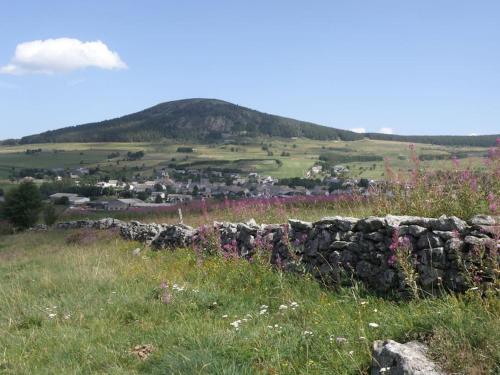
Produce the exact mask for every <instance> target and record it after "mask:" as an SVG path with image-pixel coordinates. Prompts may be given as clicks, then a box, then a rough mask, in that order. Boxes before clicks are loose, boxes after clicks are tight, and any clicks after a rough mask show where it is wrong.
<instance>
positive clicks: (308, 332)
mask: <svg viewBox="0 0 500 375" xmlns="http://www.w3.org/2000/svg"><path fill="white" fill-rule="evenodd" d="M302 334H303V335H304V336H312V335H313V333H312V332H311V331H304V332H303V333H302Z"/></svg>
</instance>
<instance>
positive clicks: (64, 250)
mask: <svg viewBox="0 0 500 375" xmlns="http://www.w3.org/2000/svg"><path fill="white" fill-rule="evenodd" d="M69 237H71V238H73V241H71V243H68V238H69ZM75 238H76V239H78V238H80V241H75V240H74V239H75ZM137 246H140V245H139V244H136V243H130V242H124V241H123V240H121V239H118V238H117V237H114V236H112V235H110V234H109V233H104V232H100V233H99V234H97V235H96V236H95V237H92V236H91V235H89V234H88V233H87V234H86V235H85V236H83V237H79V236H75V235H74V234H73V235H72V234H71V232H49V233H43V234H41V233H29V234H19V235H14V236H8V237H3V238H2V237H0V282H1V284H2V288H1V289H0V296H1V300H2V303H1V304H0V348H1V351H0V372H1V373H2V374H16V375H18V374H142V373H148V374H217V375H220V374H326V373H328V374H363V373H366V371H367V369H368V367H369V363H370V352H371V343H372V342H373V340H376V339H386V338H391V339H395V340H399V341H402V342H405V341H408V340H411V339H419V340H423V341H425V342H427V343H429V344H430V347H431V352H430V355H431V356H432V357H433V358H435V359H436V360H437V361H438V362H440V363H441V365H443V366H444V367H445V368H446V369H448V370H453V371H455V372H454V373H457V374H488V373H490V374H494V373H498V371H500V368H499V367H498V363H500V352H499V350H498V348H499V347H500V336H499V335H498V332H500V319H499V318H500V317H499V301H498V300H497V299H494V298H484V299H481V298H479V297H478V296H477V295H475V294H474V292H471V293H470V294H467V295H465V296H463V297H454V296H446V297H442V298H435V299H431V298H429V299H425V300H420V301H412V302H393V301H389V300H385V299H381V298H377V297H375V296H372V295H370V294H368V293H366V292H365V291H364V290H363V289H362V288H361V287H360V286H358V287H355V288H350V289H341V290H328V289H325V288H324V287H322V286H321V285H320V284H318V282H316V281H314V280H311V279H309V278H308V277H303V276H294V275H290V274H282V273H280V272H278V271H276V270H273V269H271V268H270V267H269V266H268V265H267V264H266V261H265V260H257V261H255V262H253V263H249V262H247V261H244V260H224V259H222V258H219V257H210V258H204V259H196V258H195V257H194V255H193V252H192V251H189V250H179V251H176V252H163V253H157V252H152V251H150V250H147V249H144V250H143V251H142V252H141V255H140V256H133V255H132V249H134V248H136V247H137ZM162 282H166V283H168V289H162V288H161V286H160V285H161V283H162ZM165 291H168V298H167V299H168V301H167V300H162V296H163V294H164V293H165ZM165 302H166V303H165ZM263 305H266V306H267V308H266V307H264V306H263ZM281 305H283V306H286V308H284V307H281V309H280V306H281ZM294 306H296V307H294ZM236 321H240V323H239V324H236V323H234V322H236ZM231 323H233V324H231ZM370 323H376V324H378V327H376V328H374V327H371V326H370ZM235 326H238V327H237V328H236V327H235ZM495 332H496V333H495ZM344 339H345V340H344ZM139 345H147V346H146V347H145V348H146V349H141V348H137V349H136V350H135V351H134V348H136V347H137V346H139ZM149 349H150V350H151V353H149ZM137 352H141V353H143V354H144V355H145V357H146V358H143V359H140V358H139V356H138V353H137Z"/></svg>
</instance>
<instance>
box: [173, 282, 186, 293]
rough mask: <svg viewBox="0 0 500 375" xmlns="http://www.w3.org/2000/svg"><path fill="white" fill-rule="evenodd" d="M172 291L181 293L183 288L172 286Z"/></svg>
mask: <svg viewBox="0 0 500 375" xmlns="http://www.w3.org/2000/svg"><path fill="white" fill-rule="evenodd" d="M172 289H173V290H175V291H177V292H182V291H183V290H184V287H183V286H179V285H177V284H174V285H172Z"/></svg>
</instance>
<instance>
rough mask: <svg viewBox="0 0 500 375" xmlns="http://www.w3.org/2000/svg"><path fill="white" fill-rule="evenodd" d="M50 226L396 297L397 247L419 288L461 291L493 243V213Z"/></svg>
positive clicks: (488, 277) (492, 251)
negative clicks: (249, 262)
mask: <svg viewBox="0 0 500 375" xmlns="http://www.w3.org/2000/svg"><path fill="white" fill-rule="evenodd" d="M57 228H58V229H75V228H95V229H112V228H116V230H119V231H120V234H121V235H122V237H124V238H125V239H128V240H135V241H140V242H142V243H145V244H148V245H151V246H152V247H153V248H155V249H158V250H162V249H175V248H179V247H191V246H192V247H194V248H196V249H198V250H207V251H208V250H211V251H213V247H214V246H216V247H217V250H218V251H221V252H223V253H227V254H232V255H238V256H240V257H245V258H251V257H252V256H254V255H255V254H256V253H257V252H265V253H268V254H269V255H270V259H271V262H272V263H273V264H275V265H277V266H279V267H282V268H284V269H287V270H304V271H307V272H310V273H312V274H314V275H315V276H316V277H318V278H321V279H322V280H324V281H326V282H328V283H333V284H335V283H344V282H349V280H352V279H353V278H354V279H357V280H361V281H362V282H364V283H365V284H366V285H367V286H368V287H369V288H370V289H372V290H374V291H377V292H380V293H398V294H399V293H406V292H407V290H408V285H407V281H405V280H407V278H405V273H404V272H403V270H402V267H401V263H400V262H399V259H402V258H401V257H402V256H401V254H400V253H399V252H398V251H399V249H401V248H404V249H406V250H407V251H408V253H407V255H408V257H406V261H407V265H409V266H410V267H411V272H414V274H415V276H416V277H415V279H416V281H417V282H418V286H419V287H420V288H421V289H423V290H426V291H429V292H431V293H433V292H435V291H439V290H451V291H456V292H463V291H465V290H466V289H468V288H470V287H471V286H473V285H480V284H488V283H492V282H493V281H494V279H495V275H494V274H493V272H496V271H495V270H496V269H497V266H496V265H497V264H498V260H499V258H498V249H499V246H500V242H499V237H500V224H499V221H498V218H494V217H491V216H484V215H478V216H476V217H474V218H473V219H472V220H470V221H468V222H466V221H464V220H461V219H459V218H457V217H447V216H441V217H439V218H423V217H412V216H392V215H388V216H385V217H367V218H363V219H356V218H350V217H338V216H336V217H325V218H323V219H321V220H319V221H316V222H305V221H300V220H289V222H288V223H287V224H281V225H279V224H261V225H258V224H257V223H255V221H253V220H251V221H249V222H246V223H220V222H216V223H214V224H213V226H211V227H207V226H204V227H201V228H192V227H189V226H186V225H183V224H178V225H167V224H148V223H140V222H138V221H132V222H129V223H128V222H123V221H120V220H116V219H101V220H96V221H92V220H81V221H73V222H65V223H59V224H57ZM398 257H399V258H398ZM406 274H407V272H406Z"/></svg>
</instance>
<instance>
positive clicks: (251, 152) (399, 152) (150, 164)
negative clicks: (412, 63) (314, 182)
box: [0, 138, 487, 179]
mask: <svg viewBox="0 0 500 375" xmlns="http://www.w3.org/2000/svg"><path fill="white" fill-rule="evenodd" d="M261 142H264V143H266V144H267V145H270V146H269V150H270V151H272V152H273V155H272V156H268V154H267V151H265V150H263V149H262V145H261ZM408 145H409V144H408V143H405V142H389V141H375V140H361V141H353V142H339V141H313V140H308V139H294V140H289V139H279V138H265V139H264V138H263V139H256V140H254V143H252V144H248V145H215V146H214V145H199V144H170V143H57V144H36V145H19V146H0V179H1V178H8V177H9V175H10V172H11V168H12V167H15V168H28V167H29V168H76V167H79V166H82V165H83V166H85V167H96V166H99V167H100V168H101V170H103V171H119V172H120V173H124V172H123V171H122V168H123V167H125V166H126V167H127V168H129V169H130V168H134V167H138V168H139V171H138V172H136V171H134V173H140V174H141V175H143V176H150V175H151V174H152V173H153V169H157V170H158V169H161V168H162V167H166V166H167V165H169V164H171V163H174V164H176V165H178V166H188V165H190V164H192V163H194V165H196V164H197V163H200V162H201V163H203V164H202V165H200V167H201V166H202V167H208V166H217V167H223V168H224V167H225V168H238V169H241V170H242V171H243V172H247V173H248V172H254V171H257V172H259V173H261V174H263V175H271V176H274V177H277V178H286V177H303V176H304V175H305V173H306V172H307V170H309V169H310V168H311V167H312V166H313V165H314V164H315V163H316V162H317V161H318V160H319V159H318V158H319V156H320V154H322V153H325V152H329V151H337V152H340V153H341V154H343V155H344V154H345V155H346V156H355V155H363V154H374V155H378V156H381V157H383V158H389V159H391V162H392V164H393V166H394V168H395V169H397V170H399V171H406V170H407V169H408V168H409V167H410V166H411V162H410V161H409V160H408ZM179 146H187V147H194V148H195V149H196V150H195V152H194V153H189V154H184V153H178V152H176V150H177V148H178V147H179ZM38 148H41V149H42V153H38V154H35V155H26V154H25V151H26V149H38ZM54 150H59V151H61V152H57V153H55V152H54ZM138 150H143V151H144V152H145V157H144V158H143V159H141V160H138V161H121V162H120V164H119V165H118V164H116V161H117V160H115V159H113V160H112V161H109V160H108V159H107V156H108V155H109V154H110V153H111V152H116V151H118V152H120V153H121V157H119V158H118V159H121V158H123V156H124V155H125V154H126V153H127V152H128V151H138ZM283 151H285V152H288V153H290V156H281V153H282V152H283ZM416 151H417V152H418V153H419V154H426V155H441V154H447V155H450V153H453V152H457V151H460V152H470V153H475V154H477V153H480V154H482V153H486V151H487V149H486V148H478V147H445V146H433V145H426V144H417V145H416ZM82 153H83V155H81V154H82ZM172 159H175V161H172ZM82 160H83V164H80V162H81V161H82ZM252 160H254V161H252ZM276 160H279V161H280V162H281V164H278V163H276ZM481 161H482V160H481V158H478V157H476V156H474V155H472V156H471V157H468V158H466V159H464V163H470V164H471V165H472V166H475V167H479V166H481ZM211 163H213V164H211ZM341 164H344V165H345V164H347V165H348V166H349V167H350V170H351V172H350V176H351V177H357V178H361V177H364V178H375V179H380V178H381V177H383V174H384V164H383V162H352V163H341ZM423 164H424V165H426V166H428V167H429V168H431V169H448V168H451V163H449V162H447V161H439V160H433V161H428V162H424V163H423Z"/></svg>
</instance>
